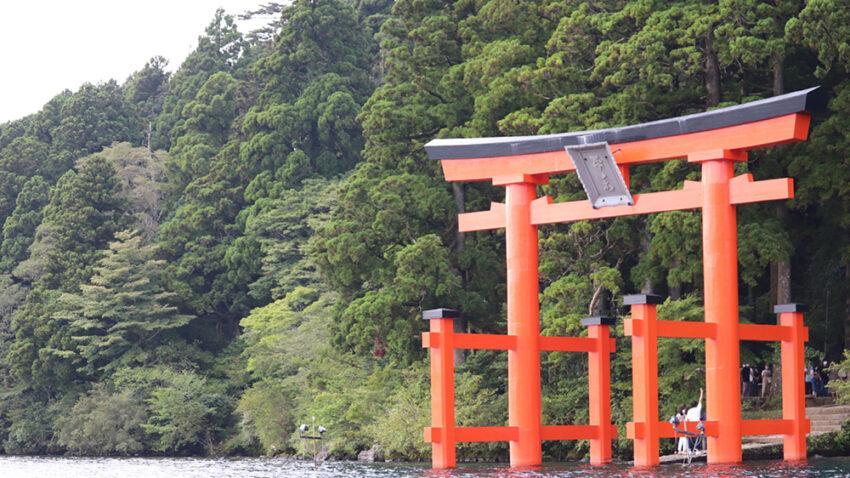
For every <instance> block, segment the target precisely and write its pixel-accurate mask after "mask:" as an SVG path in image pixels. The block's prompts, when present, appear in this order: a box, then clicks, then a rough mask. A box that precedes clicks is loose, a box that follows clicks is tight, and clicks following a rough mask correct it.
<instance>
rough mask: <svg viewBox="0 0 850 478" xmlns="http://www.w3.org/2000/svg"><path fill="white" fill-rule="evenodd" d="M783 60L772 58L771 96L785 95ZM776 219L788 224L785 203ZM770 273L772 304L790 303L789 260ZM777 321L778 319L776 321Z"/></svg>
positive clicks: (779, 203) (780, 262)
mask: <svg viewBox="0 0 850 478" xmlns="http://www.w3.org/2000/svg"><path fill="white" fill-rule="evenodd" d="M782 61H783V58H782V56H781V55H780V54H777V55H776V56H775V57H774V58H773V94H774V95H781V94H783V93H785V74H784V72H783V70H782ZM776 217H777V218H779V222H780V223H782V225H783V226H784V225H785V224H787V223H788V206H787V205H786V204H785V201H781V202H778V203H776ZM771 272H772V273H774V274H775V277H774V278H772V279H773V280H771V286H774V287H775V289H774V291H773V292H774V294H772V298H773V299H774V304H787V303H789V302H791V258H790V257H789V258H786V259H785V260H781V261H777V262H776V263H775V265H773V266H772V267H771ZM777 320H778V319H777Z"/></svg>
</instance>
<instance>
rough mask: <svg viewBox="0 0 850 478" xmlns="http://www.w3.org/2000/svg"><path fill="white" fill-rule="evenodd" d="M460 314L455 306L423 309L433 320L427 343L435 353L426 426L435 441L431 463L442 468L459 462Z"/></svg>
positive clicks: (432, 353)
mask: <svg viewBox="0 0 850 478" xmlns="http://www.w3.org/2000/svg"><path fill="white" fill-rule="evenodd" d="M459 316H460V314H459V313H458V311H456V310H452V309H432V310H426V311H425V312H423V313H422V318H423V319H425V320H427V321H429V322H430V329H429V330H430V332H431V333H430V335H429V340H428V341H427V342H425V343H423V346H425V347H428V349H429V352H430V354H429V355H430V356H431V428H426V429H425V441H429V442H431V466H432V467H433V468H434V469H438V470H439V469H446V468H454V467H455V466H456V465H457V458H456V454H455V452H456V449H455V446H456V439H455V363H454V319H456V318H458V317H459ZM435 335H436V343H434V342H435V341H434V340H433V338H434V337H435Z"/></svg>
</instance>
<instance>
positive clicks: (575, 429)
mask: <svg viewBox="0 0 850 478" xmlns="http://www.w3.org/2000/svg"><path fill="white" fill-rule="evenodd" d="M602 426H606V425H602ZM607 426H609V427H611V437H612V438H616V437H617V426H616V425H607ZM540 438H541V439H542V440H593V439H595V438H599V426H596V425H543V426H542V427H541V428H540Z"/></svg>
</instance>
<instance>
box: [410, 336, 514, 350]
mask: <svg viewBox="0 0 850 478" xmlns="http://www.w3.org/2000/svg"><path fill="white" fill-rule="evenodd" d="M452 338H453V339H454V348H456V349H468V350H513V349H515V348H516V336H515V335H498V334H452ZM439 340H440V333H439V332H422V347H423V348H426V349H427V348H437V347H439Z"/></svg>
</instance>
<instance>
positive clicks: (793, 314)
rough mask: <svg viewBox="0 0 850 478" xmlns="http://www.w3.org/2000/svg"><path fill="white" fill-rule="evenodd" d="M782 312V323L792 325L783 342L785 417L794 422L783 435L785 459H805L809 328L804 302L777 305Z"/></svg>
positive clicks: (783, 400) (776, 308)
mask: <svg viewBox="0 0 850 478" xmlns="http://www.w3.org/2000/svg"><path fill="white" fill-rule="evenodd" d="M773 310H774V312H776V313H777V314H779V325H781V326H785V327H788V328H790V330H791V333H790V334H788V336H787V337H785V338H786V340H783V341H782V345H781V346H780V347H781V357H782V418H783V419H784V420H786V421H790V422H791V430H790V433H788V434H786V435H785V437H784V445H785V447H784V452H785V453H784V454H785V460H788V461H796V460H805V459H806V434H807V433H808V431H809V421H808V419H806V396H805V390H806V389H805V383H804V377H803V369H804V368H805V366H806V365H805V359H804V355H803V352H804V351H803V347H804V344H805V343H806V340H807V339H808V329H807V328H806V327H805V326H804V325H803V312H805V310H806V309H805V306H803V305H802V304H782V305H777V306H776V307H774V309H773Z"/></svg>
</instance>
